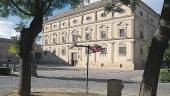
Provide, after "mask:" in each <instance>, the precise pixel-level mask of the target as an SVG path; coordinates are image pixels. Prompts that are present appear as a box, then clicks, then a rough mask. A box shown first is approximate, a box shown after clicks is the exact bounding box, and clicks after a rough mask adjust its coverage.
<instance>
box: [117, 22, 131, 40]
mask: <svg viewBox="0 0 170 96" xmlns="http://www.w3.org/2000/svg"><path fill="white" fill-rule="evenodd" d="M127 25H128V24H127V23H124V22H120V23H118V24H117V26H118V35H119V37H120V38H125V37H127Z"/></svg>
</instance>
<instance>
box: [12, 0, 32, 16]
mask: <svg viewBox="0 0 170 96" xmlns="http://www.w3.org/2000/svg"><path fill="white" fill-rule="evenodd" d="M10 1H11V3H12V4H13V5H14V6H15V7H16V8H17V9H18V10H19V11H21V12H22V13H24V14H26V15H30V16H34V14H32V13H27V12H25V11H24V10H22V9H21V8H20V7H19V6H18V5H17V4H16V3H15V2H14V1H13V0H10Z"/></svg>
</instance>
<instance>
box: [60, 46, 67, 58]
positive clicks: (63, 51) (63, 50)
mask: <svg viewBox="0 0 170 96" xmlns="http://www.w3.org/2000/svg"><path fill="white" fill-rule="evenodd" d="M61 54H62V55H63V56H65V55H66V47H62V48H61Z"/></svg>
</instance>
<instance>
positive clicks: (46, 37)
mask: <svg viewBox="0 0 170 96" xmlns="http://www.w3.org/2000/svg"><path fill="white" fill-rule="evenodd" d="M48 41H49V36H45V45H48Z"/></svg>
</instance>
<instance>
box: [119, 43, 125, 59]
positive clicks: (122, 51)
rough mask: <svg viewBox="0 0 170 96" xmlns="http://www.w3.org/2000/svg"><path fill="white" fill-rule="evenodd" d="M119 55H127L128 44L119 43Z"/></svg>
mask: <svg viewBox="0 0 170 96" xmlns="http://www.w3.org/2000/svg"><path fill="white" fill-rule="evenodd" d="M119 56H126V44H124V43H121V44H119Z"/></svg>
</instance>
